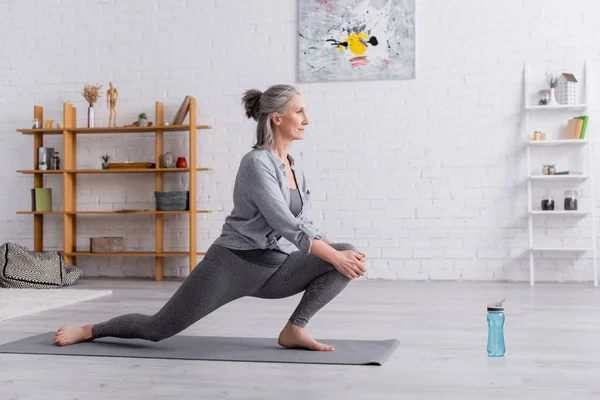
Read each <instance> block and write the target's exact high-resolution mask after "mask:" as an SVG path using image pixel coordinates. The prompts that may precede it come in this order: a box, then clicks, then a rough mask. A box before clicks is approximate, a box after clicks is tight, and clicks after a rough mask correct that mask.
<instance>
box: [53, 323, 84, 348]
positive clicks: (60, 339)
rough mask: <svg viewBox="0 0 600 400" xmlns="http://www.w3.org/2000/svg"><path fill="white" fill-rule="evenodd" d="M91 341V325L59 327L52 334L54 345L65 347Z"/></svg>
mask: <svg viewBox="0 0 600 400" xmlns="http://www.w3.org/2000/svg"><path fill="white" fill-rule="evenodd" d="M91 339H92V325H91V324H90V325H85V326H67V325H64V326H61V327H60V328H59V329H58V331H56V333H55V334H54V344H55V345H57V346H67V345H70V344H75V343H79V342H85V341H87V340H91Z"/></svg>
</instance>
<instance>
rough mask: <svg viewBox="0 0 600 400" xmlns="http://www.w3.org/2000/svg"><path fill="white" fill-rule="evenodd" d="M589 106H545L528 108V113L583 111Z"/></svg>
mask: <svg viewBox="0 0 600 400" xmlns="http://www.w3.org/2000/svg"><path fill="white" fill-rule="evenodd" d="M587 107H588V105H587V104H559V105H557V106H551V105H545V106H527V107H526V110H527V111H551V110H554V111H557V110H582V109H585V108H587Z"/></svg>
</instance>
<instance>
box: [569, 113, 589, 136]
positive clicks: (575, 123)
mask: <svg viewBox="0 0 600 400" xmlns="http://www.w3.org/2000/svg"><path fill="white" fill-rule="evenodd" d="M587 123H588V116H587V115H582V116H579V117H575V118H573V119H570V120H569V121H568V122H567V126H566V128H565V133H564V136H565V139H572V140H573V139H584V138H585V131H586V128H587Z"/></svg>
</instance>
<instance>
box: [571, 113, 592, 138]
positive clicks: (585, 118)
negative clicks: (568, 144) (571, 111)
mask: <svg viewBox="0 0 600 400" xmlns="http://www.w3.org/2000/svg"><path fill="white" fill-rule="evenodd" d="M574 119H580V120H582V121H583V125H582V127H581V133H580V134H579V139H583V138H585V129H586V128H587V123H588V119H589V118H588V116H587V115H582V116H580V117H575V118H574Z"/></svg>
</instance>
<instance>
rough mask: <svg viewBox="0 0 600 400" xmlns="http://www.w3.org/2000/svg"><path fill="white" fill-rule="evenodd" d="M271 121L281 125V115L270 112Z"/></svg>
mask: <svg viewBox="0 0 600 400" xmlns="http://www.w3.org/2000/svg"><path fill="white" fill-rule="evenodd" d="M271 121H273V124H275V125H277V126H279V125H281V117H280V116H279V114H278V113H276V112H274V113H272V114H271Z"/></svg>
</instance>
